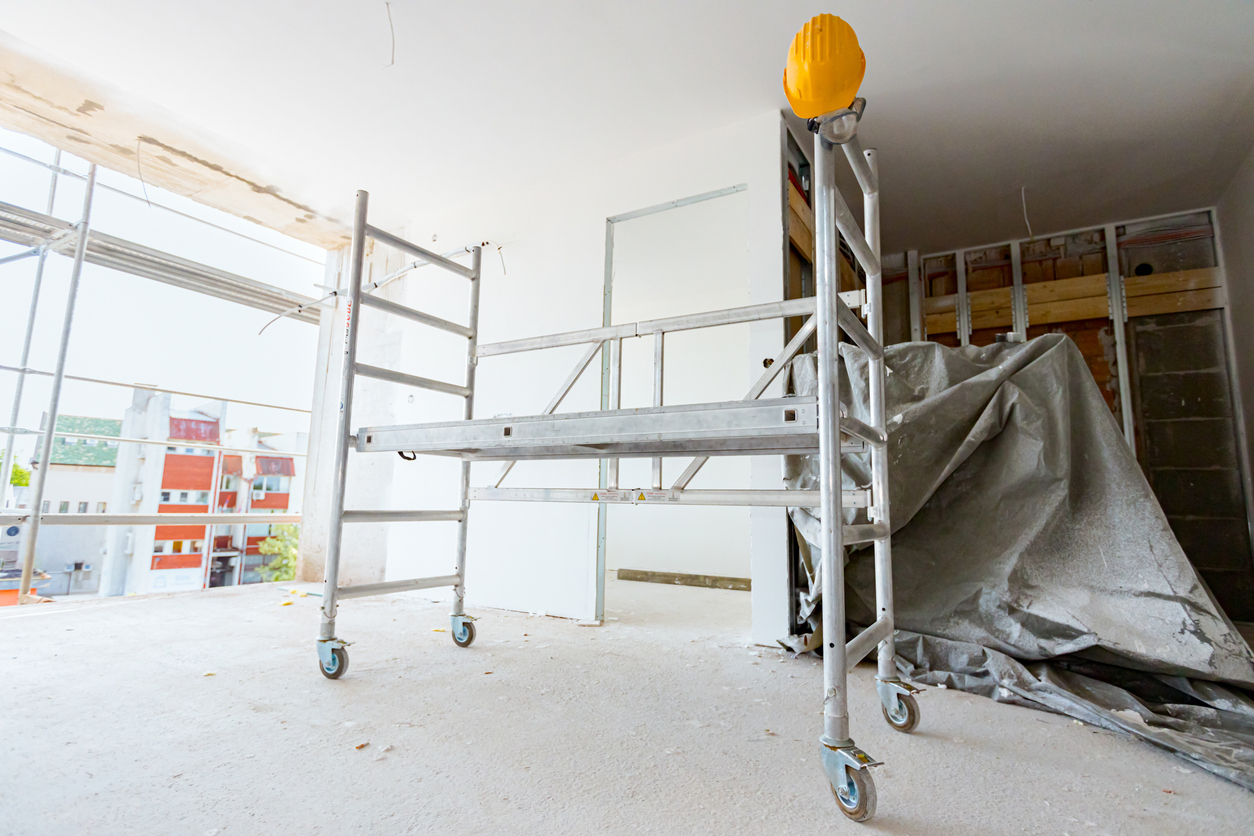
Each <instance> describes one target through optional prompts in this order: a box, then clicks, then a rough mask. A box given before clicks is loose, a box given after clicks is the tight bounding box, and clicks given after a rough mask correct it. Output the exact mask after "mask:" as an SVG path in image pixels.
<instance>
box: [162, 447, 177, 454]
mask: <svg viewBox="0 0 1254 836" xmlns="http://www.w3.org/2000/svg"><path fill="white" fill-rule="evenodd" d="M165 451H166V452H167V453H177V452H178V451H179V450H178V448H177V447H167V448H165Z"/></svg>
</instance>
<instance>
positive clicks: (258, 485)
mask: <svg viewBox="0 0 1254 836" xmlns="http://www.w3.org/2000/svg"><path fill="white" fill-rule="evenodd" d="M265 489H266V477H264V476H258V477H257V478H256V479H253V490H255V491H264V490H265Z"/></svg>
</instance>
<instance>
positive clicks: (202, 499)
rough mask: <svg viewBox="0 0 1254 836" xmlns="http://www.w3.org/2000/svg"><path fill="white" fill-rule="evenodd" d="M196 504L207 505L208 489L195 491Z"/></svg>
mask: <svg viewBox="0 0 1254 836" xmlns="http://www.w3.org/2000/svg"><path fill="white" fill-rule="evenodd" d="M196 504H197V505H208V504H209V491H197V493H196Z"/></svg>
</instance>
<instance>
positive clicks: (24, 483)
mask: <svg viewBox="0 0 1254 836" xmlns="http://www.w3.org/2000/svg"><path fill="white" fill-rule="evenodd" d="M2 455H4V451H3V450H0V456H2ZM9 484H10V485H16V486H17V487H19V488H27V487H30V471H29V470H27V469H26V468H24V467H22V466H21V465H20V464H18V463H17V462H16V461H15V462H13V474H12V475H11V476H10V477H9Z"/></svg>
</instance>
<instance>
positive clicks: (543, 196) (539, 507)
mask: <svg viewBox="0 0 1254 836" xmlns="http://www.w3.org/2000/svg"><path fill="white" fill-rule="evenodd" d="M780 130H781V129H780V116H779V114H778V112H775V111H770V112H765V113H763V114H761V115H760V116H758V117H755V118H753V119H750V120H747V121H744V122H740V123H737V124H734V125H731V126H728V127H725V128H721V129H719V130H718V131H712V132H710V133H706V134H703V135H698V136H692V137H687V138H684V139H680V140H676V141H675V142H672V143H670V144H667V145H665V146H662V147H658V148H655V149H652V150H650V151H647V152H644V153H640V154H636V155H633V156H631V157H627V158H624V159H620V160H615V161H613V162H608V163H605V164H603V165H599V166H596V167H593V168H588V169H583V170H578V171H569V172H566V173H565V174H564V175H563V176H562V177H560V178H554V179H549V180H545V181H541V182H537V183H533V184H531V185H530V186H529V187H527V188H525V189H516V190H508V191H503V192H501V193H497V194H476V195H470V196H468V201H467V203H466V204H465V205H463V206H460V207H432V206H426V205H423V204H422V199H421V196H420V195H417V196H414V198H413V200H414V206H413V214H414V215H415V217H418V218H420V220H418V221H415V222H414V223H412V224H411V225H410V226H409V227H408V228H407V229H405V230H403V234H404V235H405V236H406V237H408V238H409V239H410V240H412V241H414V242H416V243H419V244H422V245H423V246H427V247H430V248H431V249H433V250H435V251H437V252H445V251H448V250H450V249H452V248H454V247H456V246H461V245H465V244H471V243H478V242H481V241H491V242H492V243H491V245H490V246H488V247H487V248H485V251H484V261H483V268H484V269H483V276H484V278H483V288H482V308H481V319H480V335H481V336H480V340H481V341H482V342H497V341H501V340H507V339H512V338H517V337H526V336H533V335H537V334H545V333H553V332H560V331H567V330H575V329H582V328H590V327H596V326H599V325H600V324H601V319H602V291H603V280H604V268H605V226H606V218H607V217H609V216H613V215H617V214H620V213H623V212H627V211H631V210H634V209H639V208H643V207H646V206H651V205H655V204H658V203H662V202H664V201H667V200H673V199H676V198H681V197H686V196H689V195H695V194H700V193H703V192H707V191H713V190H715V189H721V188H725V187H727V186H732V185H736V184H738V183H747V184H748V189H747V192H746V194H745V195H744V196H743V197H740V198H732V199H730V200H731V202H730V203H728V204H726V206H727V207H729V210H730V211H742V215H741V217H740V219H737V220H734V221H733V222H734V223H735V224H736V225H737V226H738V227H739V228H741V229H742V230H743V232H742V235H743V243H738V244H737V248H738V249H739V250H741V251H742V252H743V264H744V266H743V267H742V268H740V270H739V275H738V276H737V277H736V278H735V280H734V281H732V282H731V283H730V285H731V286H730V287H729V288H722V289H720V290H719V292H718V293H716V294H712V295H711V298H710V299H709V300H708V301H703V298H701V297H703V296H704V294H697V295H696V296H695V297H693V298H688V299H686V300H684V301H685V302H686V303H688V304H690V305H691V307H689V308H688V311H689V312H693V311H695V310H703V309H713V308H718V307H721V306H722V305H723V303H724V302H725V301H726V300H728V299H729V298H734V299H736V300H737V303H738V304H756V303H759V302H768V301H777V300H779V299H780V298H782V288H783V279H782V269H783V246H784V238H783V234H784V233H783V226H782V202H781V201H782V194H783V192H782V187H781V183H780V159H781V157H780V137H781V133H780ZM737 200H739V201H741V203H739V204H737V203H736V201H737ZM716 202H717V201H716ZM711 205H712V204H711ZM739 207H743V210H740V209H739ZM679 211H682V210H679ZM711 211H713V212H715V213H716V214H715V223H716V227H715V228H713V229H710V230H708V232H709V233H710V234H711V235H713V236H715V237H712V238H711V239H710V240H711V241H715V242H717V241H719V240H721V239H719V238H718V237H717V235H719V234H721V233H722V232H724V230H721V229H719V228H718V227H717V224H719V223H721V221H718V220H717V212H718V211H719V210H717V209H711ZM666 214H673V213H666ZM665 216H666V215H665V214H664V215H662V216H659V218H665ZM677 217H678V216H677ZM709 222H710V221H709V220H708V219H707V222H706V223H707V224H708V223H709ZM630 223H636V222H635V221H632V222H627V224H630ZM627 224H624V225H623V227H624V229H625V230H626V227H627ZM663 228H665V225H663ZM637 229H641V230H647V225H645V226H640V227H637ZM627 234H628V236H629V237H630V236H631V235H633V234H634V233H632V232H628V233H627ZM702 234H704V232H703V233H702ZM497 245H503V248H504V249H503V252H502V253H498V252H497V250H496V247H497ZM629 249H630V248H629ZM641 252H642V253H645V254H647V252H648V248H647V247H646V248H645V249H644V250H641ZM502 255H503V256H504V260H505V265H504V268H503V266H502V262H501V256H502ZM733 260H734V259H733ZM506 268H507V269H506ZM746 282H747V288H746V287H745V284H746ZM729 294H730V295H729ZM387 295H388V297H389V298H393V299H396V300H397V301H401V302H403V303H404V304H407V305H410V306H412V307H415V308H419V309H421V310H425V311H429V312H431V313H433V314H435V315H437V316H442V317H445V318H448V319H453V320H456V321H464V320H465V316H466V300H467V285H466V283H465V282H464V281H463V280H460V279H458V278H456V277H455V276H452V275H450V274H447V273H442V272H438V271H436V270H433V269H431V268H427V269H424V270H421V271H418V272H417V273H415V274H413V275H412V276H410V277H409V278H407V279H406V280H405V281H404V284H403V286H402V287H399V288H397V289H396V290H392V289H391V288H389V292H388V294H387ZM339 316H342V314H339ZM381 319H382V315H381V314H379V313H378V312H377V311H366V312H365V314H364V316H363V334H366V338H365V339H363V342H362V347H361V350H360V354H359V359H360V360H361V361H362V362H366V363H372V362H373V363H378V364H384V363H382V362H381V361H383V360H395V361H396V362H395V366H396V367H397V368H399V369H401V370H403V371H406V372H409V373H412V374H418V375H423V376H427V377H433V378H437V379H443V380H449V381H454V382H460V381H461V380H462V377H463V374H464V345H465V343H464V341H463V340H462V339H460V338H458V337H455V336H452V335H448V334H444V333H441V332H436V331H432V330H430V329H423V328H420V327H417V326H413V325H412V324H409V323H404V322H401V321H398V320H395V319H393V320H392V321H391V322H389V323H387V324H386V325H382V324H379V321H380V320H381ZM328 320H331V317H329V316H328V317H326V319H324V323H326V324H324V328H331V329H332V334H331V335H328V336H327V337H326V338H325V342H324V346H325V347H324V348H323V349H322V350H323V351H324V353H325V354H326V356H327V357H328V358H329V359H334V357H333V355H335V354H336V349H335V348H334V347H333V346H331V345H330V343H333V342H335V341H336V340H338V339H340V337H339V335H338V334H339V332H338V331H337V330H335V329H338V328H341V327H342V325H332V324H330V323H329V322H328ZM340 321H341V322H342V320H340ZM733 330H734V329H733ZM745 330H746V331H747V332H748V333H747V336H746V335H745V334H743V333H742V334H741V336H739V337H737V338H735V339H738V340H739V341H740V345H741V346H747V349H746V348H743V347H742V348H739V349H738V350H737V352H736V354H737V356H736V358H735V359H734V360H733V361H731V362H732V365H730V367H729V370H720V371H718V372H716V373H717V374H724V373H726V374H728V375H729V377H728V380H729V381H731V382H729V383H728V385H727V386H726V387H724V388H727V390H728V391H727V392H726V393H725V395H726V397H729V398H738V397H741V396H743V394H744V391H743V390H745V389H747V388H748V386H749V384H750V383H751V381H752V375H753V371H754V369H755V368H756V369H757V370H758V371H759V373H760V370H761V358H762V357H766V356H773V355H774V354H776V353H777V352H778V350H779V347H780V346H781V345H782V326H781V324H780V323H779V322H767V323H758V324H755V325H753V326H752V327H749V328H747V329H745ZM583 351H584V348H583V347H570V348H562V349H553V350H549V351H545V352H538V353H529V354H520V355H511V356H505V357H491V358H486V359H485V360H484V361H483V362H482V363H480V365H479V369H478V375H479V378H478V394H477V401H476V415H477V416H479V417H491V416H495V415H502V414H513V415H526V414H534V413H536V412H538V411H540V410H541V409H543V408H544V406H545V404H546V403H547V402H548V400H549V398H550V397H551V396H552V394H553V393H554V392H555V391H556V389H557V387H558V386H559V385H560V383H561V382H562V380H563V379H564V378H565V376H566V375H567V374H568V372H569V371H570V369H571V367H572V366H573V365H574V363H575V361H576V360H577V359H578V357H579V355H580V354H581V353H582V352H583ZM751 358H758V359H757V362H756V365H755V363H754V361H753V360H752V359H751ZM710 359H711V360H712V361H713V363H714V367H715V368H716V369H718V367H719V364H720V362H721V363H723V364H727V363H728V360H727V358H726V357H722V358H720V357H718V356H714V357H711V358H710ZM599 378H600V375H599V365H598V364H594V365H593V367H592V368H590V369H589V371H588V373H586V374H585V376H584V378H583V379H582V380H581V381H580V382H579V384H578V385H577V386H576V387H575V389H574V390H573V391H572V392H571V394H570V395H569V396H568V398H567V400H566V401H565V402H564V403H563V405H562V411H576V410H592V409H597V408H598V407H599V386H600V380H599ZM737 379H738V382H739V385H736V386H733V385H732V382H735V381H736V380H737ZM380 385H382V384H380ZM326 388H327V389H328V390H332V391H333V390H334V385H333V383H332V382H331V381H330V380H328V384H327V387H326ZM389 391H390V392H392V393H393V394H392V395H391V397H390V399H389V398H387V397H384V396H380V397H379V398H377V399H375V400H374V401H372V402H371V403H369V404H367V403H365V402H364V401H362V400H359V401H358V403H357V404H356V405H355V407H354V417H353V421H352V423H353V427H354V429H356V428H360V427H362V426H367V425H369V424H371V423H409V422H414V423H417V422H425V421H437V420H447V419H456V418H459V417H460V409H461V401H460V400H459V399H457V398H453V397H450V396H445V395H439V394H434V393H429V392H421V391H412V390H407V389H405V388H403V387H390V389H389ZM358 392H359V398H360V392H361V387H360V386H359V388H358ZM330 399H331V398H328V397H327V396H326V395H325V394H324V395H323V397H322V398H320V399H316V403H321V404H327V403H328V402H329V400H330ZM324 430H325V427H323V428H322V429H320V428H319V421H318V420H317V419H315V422H314V430H313V437H312V438H311V452H314V451H321V450H322V448H324V447H326V445H325V444H323V443H321V442H320V441H319V439H318V438H317V435H318V434H319V433H320V432H323V431H324ZM318 455H319V456H320V452H319V453H318ZM371 458H387V459H388V460H389V461H394V462H395V465H394V466H393V465H392V464H389V465H388V467H389V468H391V469H392V475H391V476H390V477H389V478H387V479H380V480H377V481H375V482H374V484H373V485H372V486H371V490H373V491H376V492H382V493H383V494H384V495H386V497H387V499H388V502H389V503H390V506H389V507H394V508H454V507H456V502H457V495H456V486H457V472H458V467H459V465H458V463H457V462H456V461H454V460H446V459H441V458H434V457H420V458H419V460H418V461H417V462H414V463H412V464H406V463H402V462H400V461H399V459H395V457H391V456H387V457H371ZM361 464H362V463H361V462H356V463H353V462H352V461H351V459H350V465H352V466H361ZM742 467H743V466H742ZM499 468H500V465H499V464H483V465H476V467H475V468H474V471H473V475H472V484H475V485H484V484H488V483H489V481H490V480H491V479H492V478H494V475H495V474H496V473H497V472H498V470H499ZM322 469H323V468H322V466H321V465H319V464H316V463H315V461H314V460H313V458H311V462H310V477H309V478H310V483H309V484H310V485H313V484H314V481H315V480H316V479H318V478H319V477H318V474H319V473H320V472H321V471H322ZM750 471H751V472H750V475H749V479H750V481H751V483H752V485H753V486H754V487H774V488H778V487H780V468H779V462H778V459H777V458H773V457H770V458H765V459H764V460H761V457H759V458H758V459H753V460H752V463H751V465H750ZM669 472H672V473H673V472H675V471H674V470H673V469H671V470H670V471H669ZM712 472H714V471H712ZM762 474H765V482H763V481H761V480H762ZM351 478H352V467H350V480H351ZM738 478H742V479H743V478H744V473H743V470H742V471H741V474H740V476H739V477H738ZM596 483H597V463H596V462H552V463H534V462H524V463H520V464H519V465H518V466H517V467H516V468H515V469H514V472H513V473H512V474H511V475H510V477H509V479H508V480H507V481H506V482H505V485H506V486H539V487H543V486H554V487H593V486H595V485H596ZM318 493H319V489H318V488H317V487H316V486H315V487H311V488H307V490H306V500H307V505H306V513H307V514H308V513H309V512H310V511H311V510H312V506H311V505H310V504H308V503H309V501H310V499H311V497H315V496H316V495H317V494H318ZM348 504H349V506H350V507H352V506H353V505H354V503H353V502H351V501H350V502H349V503H348ZM357 507H361V506H357ZM760 512H761V513H760ZM742 513H743V512H742ZM699 515H700V512H696V513H695V514H694V515H693V516H692V518H691V519H692V520H693V521H696V520H698V519H700V516H699ZM596 519H597V509H596V507H595V506H594V505H590V504H588V505H582V504H570V505H562V504H540V503H491V502H477V503H474V504H473V505H472V507H471V516H470V544H469V556H468V568H467V590H468V604H469V605H470V607H471V608H472V610H473V608H474V607H476V606H480V607H482V606H490V607H503V608H509V609H518V610H526V611H535V612H546V613H550V614H554V615H562V616H569V617H574V618H589V617H591V616H592V615H593V613H594V592H595V556H596V527H597V526H596ZM611 522H613V521H611ZM740 530H741V531H745V530H746V529H745V528H744V527H743V524H742V527H741V529H740ZM747 530H748V534H749V537H751V538H752V544H751V548H750V552H751V554H750V561H751V564H752V565H751V566H750V574H751V577H752V578H753V581H754V589H755V592H754V606H755V635H756V634H757V631H758V622H759V620H760V619H759V616H761V621H762V624H763V625H765V626H764V627H763V630H764V632H763V635H764V636H767V637H768V638H766V639H765V640H768V641H771V640H773V639H774V637H775V636H778V635H781V634H782V631H784V630H786V629H787V625H786V612H787V601H786V599H785V597H784V595H785V593H784V584H785V581H786V576H787V571H786V563H785V561H786V551H785V545H786V544H785V528H784V516H783V511H782V509H754V511H753V512H752V514H751V515H750V526H749V528H748V529H747ZM348 531H349V532H351V531H352V529H351V528H350V529H348ZM305 532H306V535H308V534H309V533H310V526H309V524H308V523H307V524H306V527H305ZM455 534H456V526H455V524H453V523H426V524H403V525H393V526H391V530H390V532H389V538H388V549H387V577H388V578H389V579H397V578H403V577H411V576H420V575H430V574H444V573H446V572H447V571H448V570H449V569H450V568H451V566H452V562H453V557H454V540H455ZM610 536H611V537H612V536H613V532H612V530H611V534H610ZM303 540H304V538H302V541H303ZM302 545H303V543H302ZM345 559H346V561H349V562H351V556H350V554H349V550H348V546H347V535H346V551H345ZM739 560H740V561H741V564H742V565H743V564H744V554H743V549H742V551H741V553H740V557H739ZM759 576H761V577H762V578H763V580H762V581H761V582H759ZM759 589H766V590H768V591H773V592H774V593H775V594H774V596H773V597H774V598H777V599H778V600H777V601H771V602H767V603H766V604H764V605H763V606H759V602H758V600H757V599H758V590H759ZM608 606H609V608H610V609H611V610H612V609H613V602H612V601H611V602H609V603H608Z"/></svg>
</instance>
